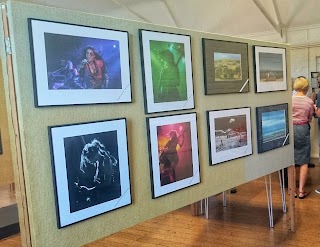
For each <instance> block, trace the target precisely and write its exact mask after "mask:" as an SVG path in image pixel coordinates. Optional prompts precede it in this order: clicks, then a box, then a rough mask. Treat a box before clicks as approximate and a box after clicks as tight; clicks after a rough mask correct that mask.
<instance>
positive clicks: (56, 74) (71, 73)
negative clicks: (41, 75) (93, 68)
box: [48, 59, 83, 89]
mask: <svg viewBox="0 0 320 247" xmlns="http://www.w3.org/2000/svg"><path fill="white" fill-rule="evenodd" d="M60 66H61V67H60V68H59V69H57V70H55V71H53V72H50V73H49V74H48V78H49V89H81V88H83V86H82V85H81V84H79V82H78V80H79V77H78V76H79V73H78V70H77V69H76V68H74V66H73V63H72V62H71V61H70V60H66V59H61V60H60Z"/></svg>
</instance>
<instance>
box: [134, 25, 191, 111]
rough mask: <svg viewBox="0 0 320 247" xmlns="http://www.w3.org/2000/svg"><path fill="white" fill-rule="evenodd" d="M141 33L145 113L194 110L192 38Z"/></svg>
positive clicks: (152, 32) (169, 34)
mask: <svg viewBox="0 0 320 247" xmlns="http://www.w3.org/2000/svg"><path fill="white" fill-rule="evenodd" d="M139 31H140V43H141V52H142V55H141V57H142V70H143V72H142V74H143V79H144V95H145V112H146V113H154V112H165V111H174V110H183V109H193V108H194V98H193V79H192V64H191V45H190V44H191V40H190V39H191V38H190V36H189V35H181V34H171V33H162V32H154V31H148V30H139Z"/></svg>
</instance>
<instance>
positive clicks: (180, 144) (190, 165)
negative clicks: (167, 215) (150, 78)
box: [147, 113, 200, 199]
mask: <svg viewBox="0 0 320 247" xmlns="http://www.w3.org/2000/svg"><path fill="white" fill-rule="evenodd" d="M147 126H148V141H149V155H150V177H151V191H152V198H153V199H155V198H158V197H160V196H164V195H166V194H169V193H172V192H175V191H178V190H181V189H184V188H187V187H189V186H192V185H196V184H198V183H200V164H199V148H198V134H197V117H196V113H188V114H178V115H169V116H162V117H149V118H147Z"/></svg>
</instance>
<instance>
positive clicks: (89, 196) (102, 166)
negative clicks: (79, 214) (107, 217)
mask: <svg viewBox="0 0 320 247" xmlns="http://www.w3.org/2000/svg"><path fill="white" fill-rule="evenodd" d="M78 169H79V170H78V172H77V174H78V175H77V176H76V177H75V181H74V187H75V188H74V191H75V194H74V195H73V196H74V197H73V198H74V201H73V205H74V206H73V209H74V210H71V211H77V210H79V209H83V208H87V207H90V206H93V205H96V204H99V203H102V202H104V201H108V200H111V199H115V198H118V197H119V196H120V187H119V164H118V160H117V159H116V158H115V157H114V156H112V155H111V153H110V152H109V151H107V150H106V148H105V146H104V145H103V144H102V143H101V142H100V141H99V140H97V139H93V140H92V141H91V142H89V143H86V144H85V145H84V147H83V149H82V152H81V157H80V163H79V166H78Z"/></svg>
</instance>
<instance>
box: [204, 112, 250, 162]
mask: <svg viewBox="0 0 320 247" xmlns="http://www.w3.org/2000/svg"><path fill="white" fill-rule="evenodd" d="M207 120H208V132H209V133H208V136H209V155H210V157H209V158H210V165H216V164H218V163H222V162H225V161H228V160H234V159H237V158H240V157H244V156H248V155H251V154H252V142H251V116H250V107H245V108H239V109H227V110H217V111H207Z"/></svg>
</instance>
